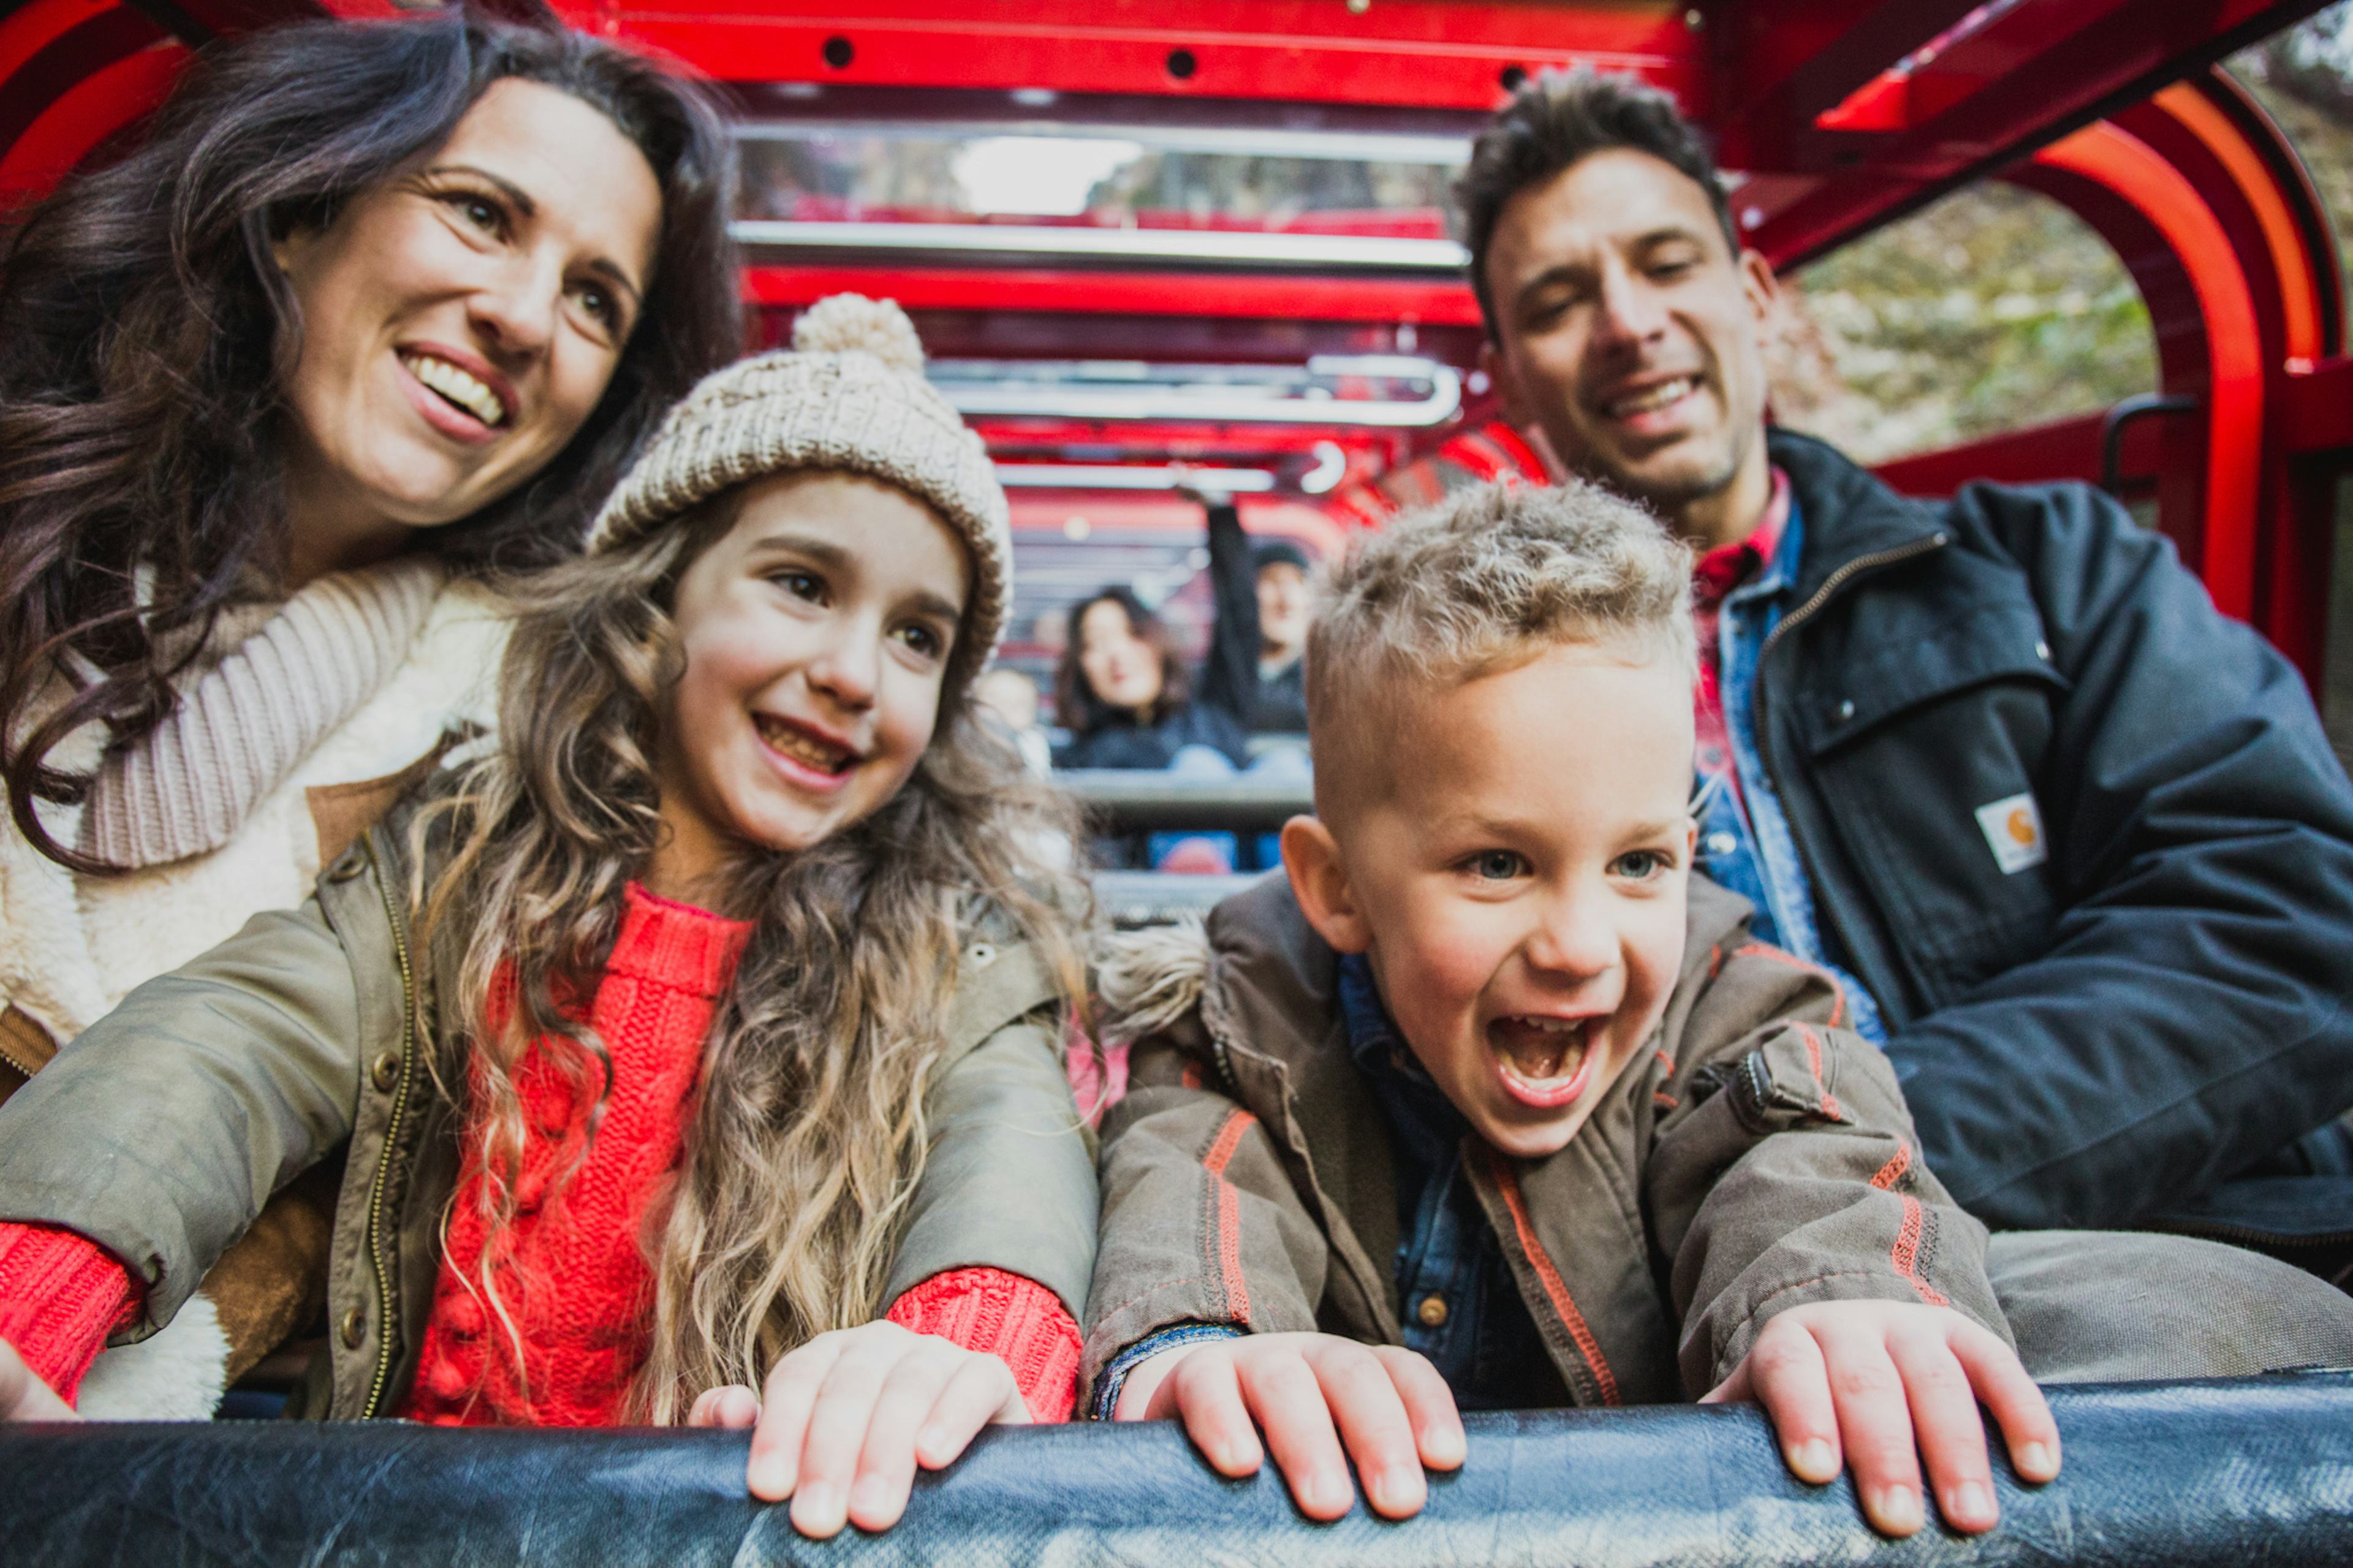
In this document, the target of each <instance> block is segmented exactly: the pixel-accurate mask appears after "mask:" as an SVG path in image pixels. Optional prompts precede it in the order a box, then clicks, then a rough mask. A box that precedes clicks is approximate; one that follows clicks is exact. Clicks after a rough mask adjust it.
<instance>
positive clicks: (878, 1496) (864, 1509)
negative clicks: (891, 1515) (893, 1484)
mask: <svg viewBox="0 0 2353 1568" xmlns="http://www.w3.org/2000/svg"><path fill="white" fill-rule="evenodd" d="M888 1490H889V1489H887V1488H886V1487H885V1486H884V1485H883V1483H882V1478H881V1477H880V1476H861V1477H860V1478H859V1480H858V1484H857V1485H856V1486H854V1487H852V1488H850V1489H849V1510H850V1511H851V1512H852V1513H856V1514H862V1515H864V1516H865V1517H866V1518H868V1519H871V1518H873V1517H874V1516H875V1515H876V1514H879V1513H881V1511H882V1510H883V1508H884V1506H885V1505H886V1504H887V1503H888V1502H889V1501H890V1498H889V1496H888Z"/></svg>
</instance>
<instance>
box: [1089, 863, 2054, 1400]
mask: <svg viewBox="0 0 2353 1568" xmlns="http://www.w3.org/2000/svg"><path fill="white" fill-rule="evenodd" d="M1748 912H1749V907H1748V904H1747V901H1746V900H1744V899H1741V898H1739V897H1738V896H1737V895H1736V894H1733V893H1729V892H1726V891H1725V890H1724V889H1720V888H1717V887H1716V886H1715V885H1714V884H1713V883H1710V882H1706V881H1704V880H1702V879H1697V878H1694V879H1693V881H1692V884H1691V903H1690V913H1689V917H1688V921H1687V926H1686V942H1685V951H1684V955H1683V968H1682V971H1681V973H1680V974H1679V976H1678V979H1677V981H1676V984H1675V987H1674V990H1673V993H1672V995H1671V996H1670V997H1669V999H1668V1002H1667V1008H1666V1015H1665V1016H1664V1018H1663V1019H1662V1022H1661V1024H1660V1026H1659V1030H1658V1033H1657V1034H1656V1035H1654V1036H1653V1037H1651V1040H1650V1041H1649V1042H1648V1043H1647V1045H1646V1046H1645V1047H1644V1049H1643V1050H1642V1052H1641V1054H1640V1055H1639V1056H1638V1057H1637V1058H1635V1059H1634V1060H1633V1061H1632V1062H1630V1063H1629V1064H1628V1066H1627V1067H1626V1068H1625V1069H1624V1070H1623V1071H1622V1072H1620V1075H1619V1077H1618V1078H1617V1079H1616V1080H1615V1081H1614V1082H1612V1083H1609V1084H1607V1085H1605V1086H1604V1087H1603V1088H1602V1089H1601V1090H1600V1091H1599V1092H1600V1099H1599V1102H1598V1103H1597V1104H1596V1105H1595V1107H1594V1110H1593V1113H1592V1115H1591V1117H1590V1118H1589V1119H1588V1121H1586V1123H1585V1125H1584V1126H1583V1127H1582V1128H1580V1129H1579V1130H1578V1131H1577V1136H1576V1137H1574V1138H1572V1139H1570V1140H1569V1142H1568V1143H1567V1146H1566V1147H1565V1148H1563V1149H1562V1150H1561V1151H1560V1152H1558V1153H1556V1154H1554V1155H1551V1156H1550V1157H1548V1158H1546V1159H1541V1160H1515V1159H1511V1158H1507V1157H1506V1156H1504V1155H1503V1154H1501V1153H1498V1152H1496V1151H1495V1150H1493V1148H1491V1147H1489V1146H1488V1145H1487V1144H1486V1143H1485V1142H1482V1141H1481V1140H1480V1139H1479V1138H1478V1137H1477V1136H1476V1135H1475V1134H1468V1135H1466V1136H1465V1138H1464V1141H1463V1145H1462V1164H1463V1171H1464V1173H1465V1174H1466V1175H1467V1176H1468V1177H1469V1179H1470V1181H1471V1184H1472V1189H1473V1190H1474V1191H1475V1192H1476V1194H1477V1195H1478V1198H1479V1203H1480V1205H1481V1207H1482V1209H1483V1210H1484V1212H1485V1215H1486V1218H1487V1223H1488V1224H1489V1225H1490V1226H1492V1227H1493V1229H1494V1232H1495V1235H1496V1238H1497V1240H1498V1241H1499V1242H1500V1244H1501V1245H1502V1247H1503V1250H1504V1257H1505V1258H1507V1259H1508V1260H1509V1262H1510V1264H1511V1268H1512V1272H1513V1275H1514V1279H1516V1280H1517V1282H1518V1285H1519V1288H1520V1295H1521V1297H1522V1299H1523V1300H1525V1302H1526V1303H1527V1307H1528V1310H1529V1313H1530V1315H1531V1316H1532V1317H1533V1318H1534V1320H1535V1324H1536V1328H1537V1330H1538V1331H1539V1332H1540V1334H1541V1335H1542V1337H1543V1339H1544V1342H1545V1346H1546V1350H1547V1351H1548V1352H1550V1356H1551V1360H1552V1363H1553V1365H1554V1366H1555V1368H1556V1370H1557V1371H1558V1373H1559V1374H1560V1380H1561V1383H1562V1384H1563V1385H1564V1388H1565V1391H1566V1393H1567V1398H1568V1401H1569V1402H1570V1403H1572V1404H1576V1405H1617V1404H1621V1403H1622V1404H1641V1403H1662V1402H1669V1401H1672V1400H1675V1399H1678V1398H1684V1397H1695V1396H1697V1395H1698V1394H1703V1393H1704V1392H1706V1390H1708V1389H1709V1388H1711V1387H1713V1386H1714V1385H1715V1384H1716V1383H1717V1382H1719V1381H1721V1380H1722V1379H1723V1378H1724V1377H1725V1375H1726V1374H1727V1373H1730V1372H1731V1370H1732V1369H1733V1367H1734V1366H1736V1364H1738V1363H1739V1362H1740V1360H1741V1358H1742V1357H1744V1356H1746V1354H1747V1352H1748V1347H1749V1346H1750V1345H1751V1344H1752V1343H1754V1342H1755V1341H1756V1336H1757V1331H1759V1330H1760V1329H1762V1328H1763V1327H1764V1325H1765V1324H1766V1323H1767V1321H1770V1320H1771V1319H1772V1317H1773V1316H1774V1315H1775V1314H1777V1313H1778V1312H1781V1311H1783V1310H1787V1309H1788V1308H1790V1307H1795V1306H1799V1305H1802V1304H1804V1303H1806V1302H1810V1301H1822V1300H1841V1299H1847V1298H1867V1299H1879V1300H1896V1301H1926V1302H1930V1303H1936V1304H1949V1305H1951V1306H1954V1307H1957V1308H1958V1309H1960V1310H1962V1311H1964V1312H1966V1313H1968V1315H1969V1316H1971V1317H1973V1318H1975V1319H1976V1320H1977V1321H1979V1322H1981V1323H1983V1324H1985V1325H1986V1326H1987V1327H1989V1328H1990V1329H1992V1330H1993V1331H1995V1332H1996V1333H1999V1334H2001V1335H2003V1337H2004V1338H2008V1337H2009V1330H2008V1325H2007V1324H2006V1323H2005V1322H2004V1321H2003V1320H2002V1316H2001V1310H2000V1305H1999V1303H1998V1302H1997V1301H1996V1300H1995V1299H1994V1293H1993V1287H1992V1284H1991V1282H1990V1281H1989V1279H1988V1278H1987V1276H1986V1239H1987V1238H1986V1231H1985V1227H1984V1226H1981V1225H1979V1224H1978V1222H1977V1221H1976V1220H1974V1219H1972V1218H1970V1217H1969V1216H1968V1215H1967V1214H1965V1213H1963V1212H1962V1211H1961V1210H1960V1209H1959V1208H1957V1207H1956V1206H1955V1205H1954V1204H1953V1202H1952V1199H1951V1198H1950V1197H1949V1196H1948V1195H1947V1194H1946V1192H1945V1190H1944V1188H1943V1187H1941V1186H1939V1185H1938V1184H1937V1183H1936V1178H1935V1177H1934V1176H1932V1175H1930V1174H1929V1173H1928V1172H1927V1171H1926V1168H1925V1167H1923V1166H1922V1164H1921V1163H1920V1160H1919V1157H1918V1150H1919V1142H1918V1140H1917V1139H1916V1138H1915V1136H1914V1133H1913V1131H1912V1121H1911V1118H1910V1116H1909V1115H1908V1114H1907V1113H1906V1112H1905V1109H1904V1100H1903V1096H1902V1094H1901V1093H1900V1092H1899V1091H1898V1089H1897V1088H1896V1084H1895V1076H1894V1073H1893V1072H1892V1071H1891V1070H1890V1069H1889V1068H1888V1065H1887V1061H1886V1058H1883V1056H1881V1055H1880V1053H1879V1052H1878V1051H1877V1050H1876V1049H1874V1048H1873V1047H1872V1045H1871V1044H1870V1042H1869V1041H1867V1040H1864V1039H1863V1038H1862V1037H1860V1036H1858V1035H1853V1034H1851V1033H1849V1032H1848V1031H1847V1030H1845V1029H1844V1028H1841V1027H1839V1026H1840V1025H1841V1023H1843V1022H1844V1021H1845V1003H1844V999H1843V998H1842V997H1841V994H1840V992H1839V989H1838V985H1837V983H1836V982H1835V981H1833V980H1832V979H1831V977H1830V976H1829V975H1828V974H1826V973H1823V972H1822V971H1821V970H1819V969H1816V968H1814V967H1812V966H1811V965H1809V964H1805V963H1800V962H1799V960H1797V959H1794V958H1792V957H1790V956H1789V955H1788V954H1787V953H1785V952H1780V951H1779V950H1778V949H1776V948H1772V947H1768V946H1766V945H1765V944H1764V943H1761V942H1756V941H1754V940H1753V939H1752V938H1751V937H1750V936H1749V935H1748V929H1747V927H1748ZM1337 981H1338V957H1337V955H1336V954H1335V953H1334V952H1333V951H1332V949H1331V948H1329V947H1328V946H1326V945H1325V944H1324V942H1323V940H1322V939H1321V938H1319V937H1318V936H1317V935H1316V934H1315V932H1314V930H1313V929H1312V928H1311V927H1310V926H1309V925H1308V924H1307V921H1306V919H1305V917H1304V916H1303V915H1302V914H1301V912H1300V910H1299V906H1298V904H1297V902H1296V901H1295V900H1293V897H1292V893H1291V889H1290V887H1289V886H1288V884H1286V883H1285V882H1283V881H1282V879H1281V878H1280V877H1273V878H1270V879H1267V880H1266V881H1264V882H1262V883H1261V884H1260V885H1258V886H1257V887H1254V888H1251V889H1247V890H1245V891H1243V892H1240V893H1238V894H1235V895H1234V896H1233V897H1231V898H1229V899H1228V900H1225V901H1224V902H1223V903H1220V904H1219V906H1218V907H1217V908H1216V909H1215V910H1212V911H1211V913H1210V915H1209V917H1208V923H1207V925H1206V927H1204V926H1200V925H1196V926H1193V927H1191V928H1189V931H1188V930H1187V929H1186V928H1176V929H1175V930H1163V931H1145V932H1138V933H1134V934H1132V935H1130V936H1127V937H1123V938H1119V939H1115V941H1114V943H1113V948H1112V950H1111V951H1110V953H1109V956H1108V957H1107V958H1106V959H1105V961H1104V963H1103V968H1102V977H1101V980H1100V982H1099V984H1100V987H1101V990H1102V991H1103V998H1104V1002H1105V1004H1106V1007H1107V1009H1108V1010H1109V1013H1110V1016H1109V1019H1108V1021H1107V1023H1106V1026H1105V1027H1106V1033H1107V1034H1109V1035H1111V1036H1113V1037H1128V1038H1132V1039H1133V1040H1134V1045H1133V1046H1132V1047H1131V1050H1130V1055H1129V1058H1128V1089H1127V1096H1126V1098H1125V1099H1124V1100H1121V1101H1120V1102H1119V1103H1118V1104H1117V1105H1115V1106H1113V1108H1112V1109H1111V1110H1110V1112H1109V1113H1108V1114H1107V1115H1106V1116H1105V1117H1104V1119H1103V1162H1102V1173H1103V1241H1102V1247H1101V1250H1100V1254H1099V1257H1098V1259H1097V1263H1096V1267H1095V1277H1094V1289H1093V1294H1092V1300H1091V1301H1090V1303H1089V1306H1088V1317H1087V1327H1086V1355H1085V1363H1084V1371H1083V1374H1082V1375H1083V1376H1084V1378H1085V1380H1086V1381H1085V1382H1084V1383H1082V1384H1081V1387H1082V1389H1086V1388H1093V1387H1095V1385H1096V1383H1097V1380H1098V1379H1099V1378H1100V1377H1101V1375H1102V1373H1103V1370H1104V1369H1105V1367H1106V1366H1107V1365H1108V1364H1109V1363H1111V1362H1113V1360H1115V1359H1116V1358H1117V1357H1118V1356H1119V1354H1120V1353H1121V1352H1123V1351H1124V1350H1125V1349H1127V1348H1128V1347H1129V1346H1131V1345H1134V1344H1135V1343H1136V1342H1139V1341H1141V1340H1143V1339H1145V1338H1146V1337H1148V1336H1149V1335H1151V1334H1154V1333H1156V1332H1157V1331H1160V1330H1162V1329H1166V1328H1173V1327H1176V1326H1177V1325H1179V1324H1183V1323H1189V1322H1206V1323H1218V1324H1225V1325H1228V1326H1231V1327H1235V1328H1240V1329H1247V1330H1249V1331H1251V1332H1255V1333H1280V1332H1286V1331H1307V1330H1319V1329H1320V1330H1322V1331H1325V1332H1328V1333H1336V1334H1342V1335H1345V1336H1346V1337H1348V1338H1350V1339H1354V1340H1358V1341H1361V1342H1367V1343H1374V1344H1398V1343H1401V1342H1403V1336H1402V1334H1401V1332H1400V1330H1399V1322H1398V1310H1399V1306H1400V1303H1399V1300H1398V1287H1397V1279H1396V1270H1395V1268H1394V1266H1393V1259H1394V1257H1395V1254H1396V1251H1397V1245H1398V1200H1397V1181H1396V1173H1395V1162H1394V1158H1393V1155H1392V1153H1391V1151H1390V1144H1389V1135H1388V1122H1387V1119H1386V1116H1385V1113H1384V1112H1383V1110H1382V1109H1381V1107H1380V1105H1379V1104H1378V1103H1377V1101H1376V1100H1375V1099H1374V1097H1373V1093H1372V1090H1371V1089H1370V1088H1369V1087H1368V1085H1367V1084H1366V1080H1365V1078H1364V1075H1363V1073H1362V1072H1361V1070H1360V1069H1359V1068H1357V1067H1356V1062H1355V1060H1354V1059H1353V1058H1352V1057H1351V1056H1350V1054H1349V1050H1348V1043H1347V1035H1346V1028H1345V1024H1344V1022H1343V1020H1342V1017H1341V1014H1340V1007H1339V1002H1338V994H1337ZM1557 1396H1558V1395H1557V1394H1555V1395H1554V1397H1557ZM1530 1397H1531V1400H1532V1402H1536V1403H1542V1402H1544V1395H1543V1394H1542V1392H1541V1391H1531V1395H1530Z"/></svg>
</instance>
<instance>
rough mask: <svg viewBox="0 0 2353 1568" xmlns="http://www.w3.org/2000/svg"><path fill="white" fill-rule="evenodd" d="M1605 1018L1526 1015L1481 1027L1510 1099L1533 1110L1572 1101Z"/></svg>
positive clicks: (1582, 1084)
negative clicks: (1485, 1032)
mask: <svg viewBox="0 0 2353 1568" xmlns="http://www.w3.org/2000/svg"><path fill="white" fill-rule="evenodd" d="M1608 1017H1609V1016H1608V1015H1607V1014H1593V1015H1589V1016H1586V1017H1582V1018H1554V1017H1546V1016H1541V1015H1537V1014H1532V1013H1522V1014H1515V1015H1513V1016H1508V1017H1503V1018H1498V1019H1496V1020H1495V1021H1494V1022H1493V1023H1491V1024H1489V1025H1488V1026H1487V1047H1488V1049H1489V1050H1491V1051H1493V1053H1494V1057H1495V1068H1496V1070H1497V1072H1498V1073H1500V1074H1501V1075H1502V1077H1503V1079H1504V1089H1506V1090H1507V1091H1509V1093H1510V1094H1511V1096H1512V1098H1513V1099H1514V1100H1519V1101H1521V1102H1522V1103H1523V1104H1525V1105H1529V1106H1533V1107H1535V1108H1537V1109H1539V1110H1550V1109H1553V1108H1556V1107H1558V1106H1563V1105H1567V1104H1568V1103H1570V1102H1571V1101H1573V1100H1576V1099H1577V1096H1579V1095H1580V1094H1583V1093H1584V1092H1585V1085H1586V1081H1587V1079H1589V1078H1590V1077H1591V1075H1592V1068H1593V1041H1594V1037H1595V1036H1596V1035H1597V1034H1598V1033H1599V1030H1600V1027H1601V1026H1602V1025H1603V1024H1604V1023H1606V1022H1607V1021H1608Z"/></svg>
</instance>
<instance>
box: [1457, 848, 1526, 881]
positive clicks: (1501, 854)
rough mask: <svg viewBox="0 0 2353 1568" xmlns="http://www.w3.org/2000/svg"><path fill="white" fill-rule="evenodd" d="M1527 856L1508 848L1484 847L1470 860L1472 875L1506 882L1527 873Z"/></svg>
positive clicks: (1482, 878)
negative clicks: (1484, 848) (1517, 853)
mask: <svg viewBox="0 0 2353 1568" xmlns="http://www.w3.org/2000/svg"><path fill="white" fill-rule="evenodd" d="M1527 869H1528V862H1527V858H1526V857H1525V856H1523V855H1515V854H1514V853H1512V851H1510V850H1509V849H1486V850H1482V851H1481V852H1480V853H1479V854H1477V855H1475V856H1473V857H1472V860H1471V872H1472V875H1473V876H1475V877H1477V878H1479V879H1481V880H1482V881H1487V882H1508V881H1510V880H1511V879H1513V878H1514V877H1521V876H1525V875H1526V874H1527Z"/></svg>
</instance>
